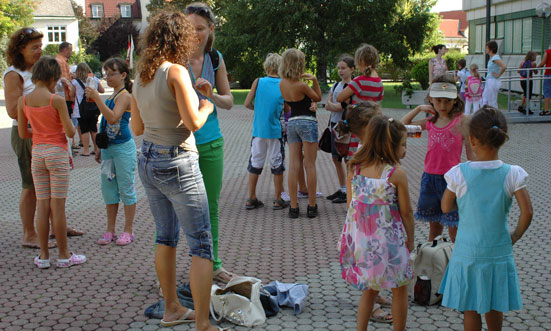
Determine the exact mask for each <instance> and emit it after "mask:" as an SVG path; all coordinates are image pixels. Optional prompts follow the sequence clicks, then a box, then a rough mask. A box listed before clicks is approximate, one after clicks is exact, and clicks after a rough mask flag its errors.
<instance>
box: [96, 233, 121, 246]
mask: <svg viewBox="0 0 551 331" xmlns="http://www.w3.org/2000/svg"><path fill="white" fill-rule="evenodd" d="M115 239H117V235H116V234H114V233H111V232H105V233H104V234H103V235H102V236H101V238H99V239H98V245H109V244H110V243H111V242H112V241H113V240H115Z"/></svg>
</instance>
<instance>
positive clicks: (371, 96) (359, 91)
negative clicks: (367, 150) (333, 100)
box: [337, 44, 384, 160]
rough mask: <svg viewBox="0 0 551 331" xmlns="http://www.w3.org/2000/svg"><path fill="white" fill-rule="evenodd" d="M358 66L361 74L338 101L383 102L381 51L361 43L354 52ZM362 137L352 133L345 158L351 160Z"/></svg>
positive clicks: (341, 93) (352, 102) (339, 96)
mask: <svg viewBox="0 0 551 331" xmlns="http://www.w3.org/2000/svg"><path fill="white" fill-rule="evenodd" d="M354 62H355V63H356V68H358V70H359V71H360V73H361V75H360V76H358V77H355V78H354V79H353V80H352V81H351V82H350V84H348V86H347V87H346V88H344V89H343V90H342V91H341V92H340V93H339V95H338V96H337V102H344V103H348V104H356V103H359V102H362V101H375V102H381V101H382V100H383V96H384V87H383V81H382V80H381V77H379V75H378V74H377V65H378V64H379V52H378V51H377V49H376V48H375V47H373V46H371V45H368V44H363V45H361V46H360V47H359V48H358V49H357V50H356V53H355V54H354ZM359 143H360V137H358V136H356V135H354V134H352V135H351V136H350V144H349V147H348V155H347V156H345V160H349V159H350V158H351V157H352V155H354V153H356V151H357V150H358V145H359Z"/></svg>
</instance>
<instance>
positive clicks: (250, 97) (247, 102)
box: [245, 78, 259, 110]
mask: <svg viewBox="0 0 551 331" xmlns="http://www.w3.org/2000/svg"><path fill="white" fill-rule="evenodd" d="M258 79H259V78H257V79H255V80H254V82H253V85H252V86H251V90H250V91H249V93H248V94H247V97H246V98H245V107H247V108H248V109H250V110H254V97H255V96H256V88H257V87H258Z"/></svg>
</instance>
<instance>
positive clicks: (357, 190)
mask: <svg viewBox="0 0 551 331" xmlns="http://www.w3.org/2000/svg"><path fill="white" fill-rule="evenodd" d="M394 169H395V168H394V167H392V166H390V165H386V166H385V168H384V170H383V173H382V174H381V178H369V177H365V176H362V175H360V168H359V167H357V168H356V170H355V173H354V177H353V178H352V192H351V193H352V201H351V203H350V206H349V208H348V214H347V215H346V222H345V224H344V228H343V231H342V234H341V237H340V239H339V245H340V262H341V268H342V278H343V279H344V280H346V281H347V282H348V283H350V284H352V285H354V286H355V287H357V288H358V289H360V290H367V289H372V290H376V291H380V290H382V289H389V288H397V287H400V286H403V285H406V284H408V283H409V281H410V280H411V279H412V278H413V267H412V265H411V262H410V259H409V251H408V249H407V243H406V231H405V228H404V225H403V223H402V218H401V217H400V211H399V209H398V192H397V190H396V187H395V186H394V185H393V184H391V183H390V182H389V181H388V179H389V178H390V176H392V173H393V172H394Z"/></svg>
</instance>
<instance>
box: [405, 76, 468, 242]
mask: <svg viewBox="0 0 551 331" xmlns="http://www.w3.org/2000/svg"><path fill="white" fill-rule="evenodd" d="M428 99H429V102H430V105H421V106H417V107H416V108H415V109H413V110H412V111H410V112H409V113H407V114H406V115H404V116H403V117H402V123H404V124H413V125H420V126H421V128H422V129H423V130H427V132H428V142H427V155H426V156H425V171H424V172H423V176H422V177H421V188H420V192H419V201H418V202H417V211H416V212H415V218H416V219H417V220H420V221H423V222H429V223H430V231H429V238H428V240H429V241H432V240H434V238H436V237H437V236H439V235H441V234H442V231H443V230H444V226H447V227H448V233H449V235H450V239H451V240H452V242H453V241H455V234H456V233H457V225H458V223H459V217H458V215H457V212H456V211H452V212H450V213H444V212H442V207H441V205H440V202H441V201H442V195H443V194H444V191H445V190H446V182H445V180H444V174H445V173H446V172H447V171H448V170H450V169H451V168H452V167H453V166H455V165H457V164H459V162H460V161H461V154H462V151H463V145H465V151H466V154H467V159H469V160H471V159H472V155H471V150H470V144H469V142H468V140H467V138H468V137H467V135H466V133H464V132H463V131H464V130H463V128H464V127H465V125H466V123H467V122H468V118H467V117H466V116H463V112H464V111H465V106H464V105H463V100H461V98H459V95H458V94H457V87H456V86H455V81H454V80H453V78H452V77H450V76H449V75H442V76H438V77H436V78H435V79H434V80H433V81H432V84H431V85H430V90H429V97H428ZM421 112H425V113H428V114H430V115H432V116H430V117H425V118H423V119H420V120H414V118H415V117H416V116H417V115H418V114H419V113H421Z"/></svg>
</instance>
